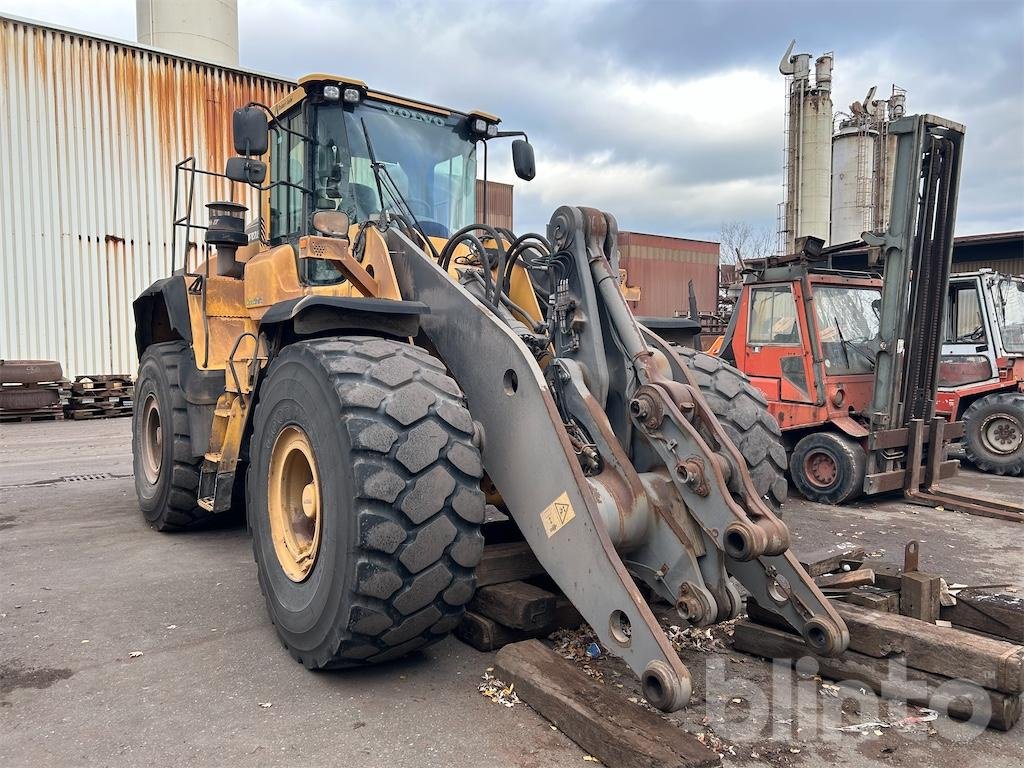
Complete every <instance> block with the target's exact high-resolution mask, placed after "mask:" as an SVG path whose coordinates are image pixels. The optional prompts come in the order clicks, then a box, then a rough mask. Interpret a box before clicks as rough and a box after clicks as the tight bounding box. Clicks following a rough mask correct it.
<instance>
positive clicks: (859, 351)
mask: <svg viewBox="0 0 1024 768" xmlns="http://www.w3.org/2000/svg"><path fill="white" fill-rule="evenodd" d="M832 320H833V321H834V322H835V324H836V332H837V333H838V334H839V341H840V342H842V345H843V357H845V358H846V367H847V369H850V368H852V367H853V366H851V364H850V356H849V355H848V354H847V352H846V349H847V347H849V348H850V349H852V350H853V351H854V352H856V353H857V354H858V355H860V356H861V357H863V358H864V359H865V360H867V361H868V362H869V363H871V367H872V368H874V367H875V358H874V357H872V356H871V355H869V354H868V353H867V352H865V351H864V350H863V349H861V348H860V347H858V346H857V345H856V344H854V343H853V342H852V341H850V340H849V339H847V338H846V337H845V336H843V329H842V328H841V327H840V326H839V318H838V317H833V318H832Z"/></svg>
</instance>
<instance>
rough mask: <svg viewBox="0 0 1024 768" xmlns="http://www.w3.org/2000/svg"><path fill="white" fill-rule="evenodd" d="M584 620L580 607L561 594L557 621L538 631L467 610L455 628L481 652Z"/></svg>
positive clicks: (461, 638)
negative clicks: (516, 626)
mask: <svg viewBox="0 0 1024 768" xmlns="http://www.w3.org/2000/svg"><path fill="white" fill-rule="evenodd" d="M582 623H583V617H582V616H580V613H579V611H577V610H576V607H575V606H574V605H573V604H572V603H570V602H569V600H568V598H565V597H559V598H558V600H557V602H556V606H555V617H554V620H553V621H552V622H551V623H550V624H547V625H545V626H543V627H540V628H539V629H535V630H525V629H512V628H511V627H506V626H505V625H504V624H499V623H498V622H496V621H495V620H494V619H491V618H489V617H487V616H483V615H481V614H479V613H476V612H475V611H466V613H465V614H464V615H463V617H462V621H461V622H459V625H458V626H457V627H456V628H455V636H456V637H457V638H459V640H462V641H463V642H464V643H467V644H469V645H471V646H473V647H474V648H476V649H477V650H478V651H496V650H498V649H499V648H501V647H503V646H506V645H508V644H509V643H518V642H521V641H523V640H529V639H530V638H534V637H545V636H546V635H550V634H551V633H552V632H554V631H555V630H556V629H566V628H575V627H578V626H579V625H580V624H582Z"/></svg>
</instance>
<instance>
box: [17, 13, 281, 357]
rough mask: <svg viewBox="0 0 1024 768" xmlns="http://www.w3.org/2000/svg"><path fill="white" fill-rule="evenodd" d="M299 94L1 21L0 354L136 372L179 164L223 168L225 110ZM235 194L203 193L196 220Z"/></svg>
mask: <svg viewBox="0 0 1024 768" xmlns="http://www.w3.org/2000/svg"><path fill="white" fill-rule="evenodd" d="M293 87H294V85H293V84H292V83H290V82H288V81H286V80H283V79H278V78H274V77H270V76H267V75H262V74H259V73H254V72H248V71H244V70H240V69H230V68H224V67H220V66H216V65H212V64H208V63H204V62H200V61H193V60H189V59H185V58H182V57H178V56H173V55H171V54H168V53H166V52H164V51H157V50H155V49H150V48H146V47H143V46H139V45H135V44H132V43H125V42H119V41H112V40H106V39H102V38H98V37H93V36H90V35H87V34H83V33H79V32H73V31H70V30H62V29H55V28H52V27H48V26H42V25H38V24H35V23H33V22H30V21H25V20H20V19H12V18H7V17H0V169H2V174H0V176H2V182H0V183H2V186H0V258H2V268H3V272H4V280H3V281H2V287H0V358H6V359H17V358H46V359H54V360H59V361H60V362H61V363H62V364H63V365H64V367H65V373H66V374H68V375H75V374H90V373H92V374H99V373H128V372H132V371H134V370H135V368H136V365H137V360H136V357H135V349H134V341H133V339H134V320H133V316H132V311H131V304H132V301H133V300H134V298H135V297H136V295H137V294H138V293H139V292H140V291H141V290H142V289H143V288H144V287H146V286H147V285H149V284H150V283H151V282H153V281H154V280H155V279H157V278H159V277H163V276H165V275H167V274H169V272H170V270H171V221H172V219H173V216H172V210H171V209H172V201H173V196H174V175H175V174H174V166H175V164H176V163H177V162H178V161H179V160H181V159H182V158H184V157H186V156H190V155H191V156H194V157H195V158H196V164H197V165H198V166H199V167H201V168H210V169H217V170H223V168H224V162H225V160H226V159H227V158H228V156H229V155H231V154H232V148H231V136H230V131H231V119H230V118H231V112H232V110H234V109H235V108H236V107H239V106H242V105H244V104H246V103H248V102H250V101H260V102H262V103H264V104H272V103H274V102H275V101H277V100H278V99H279V98H280V97H281V96H283V95H284V94H285V93H287V92H288V91H289V90H290V89H291V88H293ZM230 186H231V185H230V184H229V182H227V181H226V180H223V179H208V180H207V181H205V182H204V183H202V184H200V185H198V189H197V199H196V205H195V207H194V210H195V211H196V212H198V213H199V214H200V215H203V213H205V212H204V210H203V208H202V207H201V206H203V205H204V204H205V203H207V202H209V201H211V200H215V199H231V198H233V199H237V200H245V199H246V197H245V195H246V193H247V191H246V190H245V189H244V187H243V186H242V185H234V186H235V189H234V190H230V189H229V187H230ZM254 203H255V201H254V199H253V197H252V195H251V194H250V195H249V196H248V200H247V204H248V205H249V206H250V208H252V206H253V205H254ZM179 242H180V238H179ZM179 259H180V257H179Z"/></svg>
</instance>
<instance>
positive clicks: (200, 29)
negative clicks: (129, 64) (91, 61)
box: [135, 0, 238, 67]
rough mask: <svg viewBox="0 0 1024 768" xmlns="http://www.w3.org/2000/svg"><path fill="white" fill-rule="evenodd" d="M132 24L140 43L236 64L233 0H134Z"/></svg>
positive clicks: (216, 62) (236, 27)
mask: <svg viewBox="0 0 1024 768" xmlns="http://www.w3.org/2000/svg"><path fill="white" fill-rule="evenodd" d="M135 28H136V33H137V35H138V39H139V42H140V43H142V44H143V45H150V46H152V47H154V48H164V49H166V50H168V51H173V52H174V53H177V54H180V55H182V56H188V57H189V58H194V59H201V60H203V61H209V62H212V63H214V64H220V65H222V66H225V67H237V66H238V1H237V0H135Z"/></svg>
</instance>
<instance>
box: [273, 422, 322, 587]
mask: <svg viewBox="0 0 1024 768" xmlns="http://www.w3.org/2000/svg"><path fill="white" fill-rule="evenodd" d="M320 499H321V496H320V477H319V475H318V474H317V471H316V459H315V457H314V456H313V446H311V445H310V443H309V438H308V437H307V436H306V433H305V432H303V431H302V430H301V429H299V428H298V427H296V426H288V427H285V428H284V429H282V430H281V432H280V434H278V436H277V440H275V441H274V449H273V451H271V454H270V477H269V480H268V486H267V507H268V512H269V514H270V536H271V538H272V539H273V541H274V552H275V553H276V554H277V561H278V562H279V563H280V564H281V570H283V571H284V573H285V575H286V576H287V577H288V578H289V579H291V580H292V581H295V582H300V581H304V580H305V579H306V578H307V577H308V576H309V572H310V571H311V570H313V565H314V563H316V555H317V551H318V550H319V548H320V530H321V527H322V517H323V515H322V513H321V500H320Z"/></svg>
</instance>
